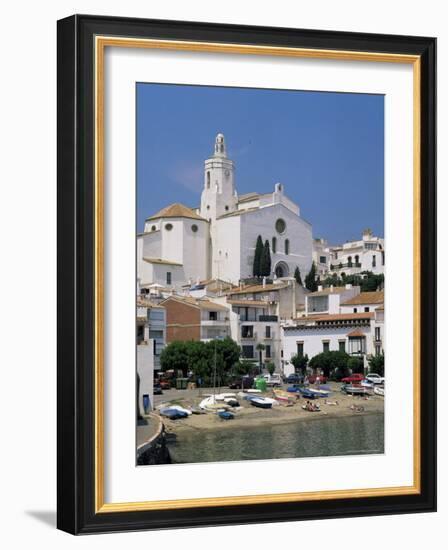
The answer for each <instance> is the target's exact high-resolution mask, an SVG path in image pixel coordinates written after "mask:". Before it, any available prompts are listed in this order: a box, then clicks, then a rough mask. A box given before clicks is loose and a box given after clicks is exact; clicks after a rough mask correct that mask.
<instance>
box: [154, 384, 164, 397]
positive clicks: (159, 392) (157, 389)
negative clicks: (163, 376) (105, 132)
mask: <svg viewBox="0 0 448 550" xmlns="http://www.w3.org/2000/svg"><path fill="white" fill-rule="evenodd" d="M153 393H154V395H162V393H163V391H162V388H161V387H160V384H154V391H153Z"/></svg>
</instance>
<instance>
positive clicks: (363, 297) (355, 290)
mask: <svg viewBox="0 0 448 550" xmlns="http://www.w3.org/2000/svg"><path fill="white" fill-rule="evenodd" d="M347 286H348V287H349V288H341V289H333V291H332V292H330V289H324V291H322V290H321V291H318V292H315V293H310V294H309V295H308V296H307V297H306V314H305V315H303V316H302V317H298V318H297V319H294V320H293V321H288V322H286V323H282V349H283V358H282V359H283V360H282V368H283V371H284V372H285V374H290V373H292V372H294V366H293V365H292V364H291V358H292V356H293V355H296V354H298V355H308V358H309V359H311V358H312V357H314V356H315V355H318V354H319V353H323V352H326V351H344V352H346V353H348V354H349V355H352V356H354V357H359V358H361V359H363V361H364V367H365V368H366V367H367V361H366V359H367V356H368V355H379V354H380V353H384V348H385V341H384V293H383V292H359V287H350V285H347ZM336 290H338V292H335V291H336ZM325 291H328V292H325ZM347 292H350V294H351V296H350V295H347ZM323 298H325V300H324V301H322V299H323ZM315 303H317V305H318V307H314V305H313V304H315Z"/></svg>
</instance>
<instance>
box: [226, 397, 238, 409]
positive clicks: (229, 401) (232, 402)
mask: <svg viewBox="0 0 448 550" xmlns="http://www.w3.org/2000/svg"><path fill="white" fill-rule="evenodd" d="M224 403H227V405H229V406H230V407H238V405H239V403H238V400H237V399H236V398H235V397H224Z"/></svg>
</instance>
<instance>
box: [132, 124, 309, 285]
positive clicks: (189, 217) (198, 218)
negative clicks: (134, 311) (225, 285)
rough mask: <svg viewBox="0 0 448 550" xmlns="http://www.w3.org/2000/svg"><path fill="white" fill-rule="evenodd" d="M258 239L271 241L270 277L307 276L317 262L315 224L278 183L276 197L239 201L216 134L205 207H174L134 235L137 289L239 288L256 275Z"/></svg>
mask: <svg viewBox="0 0 448 550" xmlns="http://www.w3.org/2000/svg"><path fill="white" fill-rule="evenodd" d="M258 235H261V237H262V239H263V242H265V241H266V240H268V241H269V243H270V250H271V265H272V273H271V276H272V278H274V279H280V278H284V277H292V276H293V275H294V271H295V269H296V267H297V266H298V267H299V268H300V273H301V274H302V278H304V277H305V275H306V274H307V273H308V271H309V270H310V267H311V263H312V258H313V238H312V228H311V225H310V224H309V223H308V222H307V221H305V220H304V219H303V218H302V217H301V216H300V208H299V206H298V205H297V204H295V203H294V202H293V201H292V200H290V199H289V198H288V197H287V196H286V195H285V193H284V186H283V185H282V184H281V183H277V184H275V187H274V191H273V192H272V193H263V194H259V193H255V192H254V193H248V194H245V195H238V193H237V190H236V187H235V165H234V163H233V161H232V160H230V159H229V158H228V157H227V150H226V143H225V139H224V136H223V135H222V134H218V135H217V136H216V140H215V147H214V154H213V156H212V157H210V158H208V159H207V160H206V161H205V163H204V187H203V190H202V194H201V205H200V207H199V208H189V207H187V206H184V205H182V204H179V203H176V204H171V205H169V206H167V207H166V208H163V209H162V210H160V211H159V212H157V213H156V214H154V215H152V216H150V217H149V218H147V220H146V221H145V227H144V231H143V233H141V234H139V235H138V236H137V277H138V279H139V284H140V287H142V288H144V287H149V286H150V285H154V284H156V285H160V286H162V287H167V288H173V289H177V288H180V287H181V286H182V285H184V284H185V283H187V282H191V283H195V282H198V281H204V280H208V279H212V278H213V279H215V278H216V279H220V280H222V281H228V282H230V283H233V284H239V282H240V280H241V279H245V278H249V277H252V275H253V261H254V253H255V245H256V241H257V237H258Z"/></svg>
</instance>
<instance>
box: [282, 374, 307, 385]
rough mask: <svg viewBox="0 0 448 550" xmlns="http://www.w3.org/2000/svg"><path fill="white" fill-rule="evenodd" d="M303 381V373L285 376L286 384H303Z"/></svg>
mask: <svg viewBox="0 0 448 550" xmlns="http://www.w3.org/2000/svg"><path fill="white" fill-rule="evenodd" d="M302 382H303V375H302V374H298V373H295V374H290V375H289V376H286V377H285V384H301V383H302Z"/></svg>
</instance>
